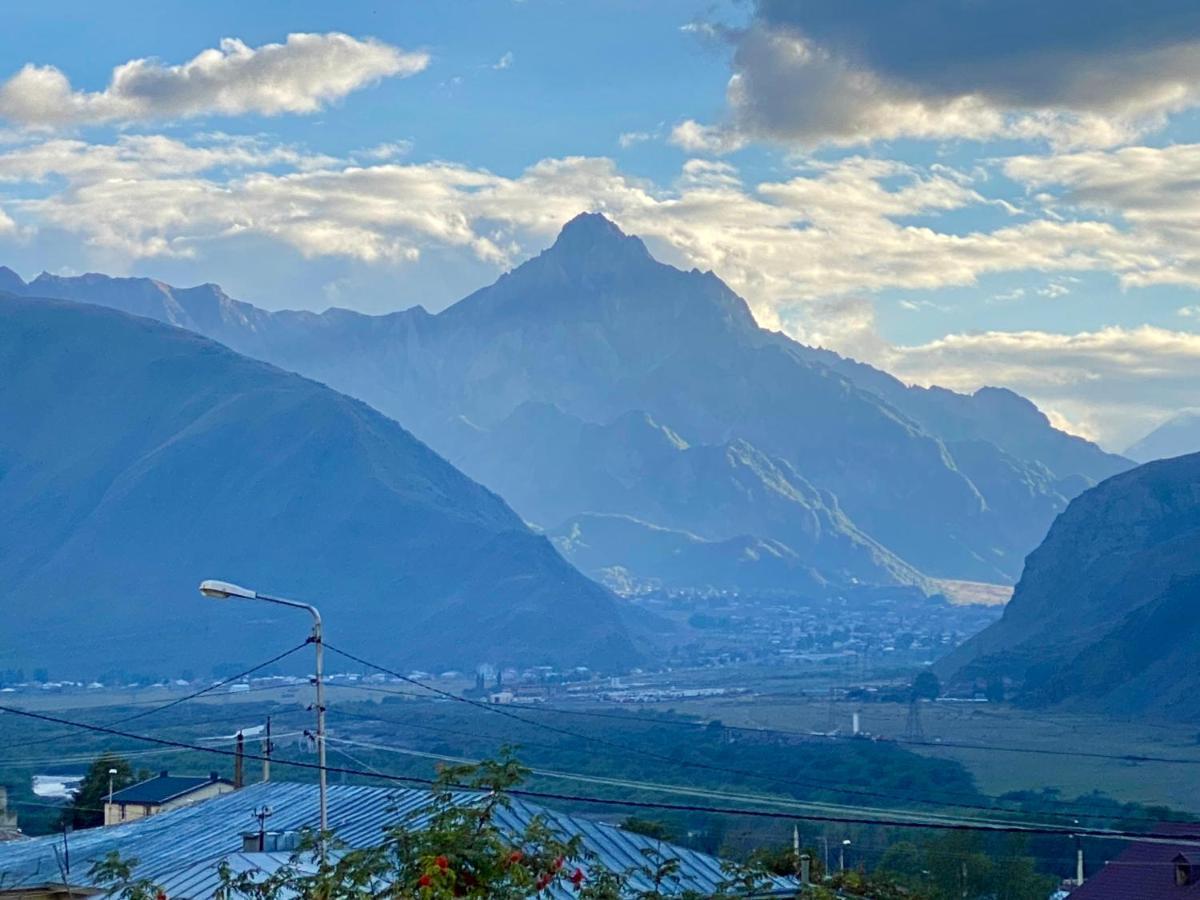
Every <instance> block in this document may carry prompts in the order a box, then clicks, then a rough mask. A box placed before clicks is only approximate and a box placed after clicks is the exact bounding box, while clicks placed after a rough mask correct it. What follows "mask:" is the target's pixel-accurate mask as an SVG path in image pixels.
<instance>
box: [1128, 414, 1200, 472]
mask: <svg viewBox="0 0 1200 900" xmlns="http://www.w3.org/2000/svg"><path fill="white" fill-rule="evenodd" d="M1198 450H1200V411H1197V410H1194V409H1188V410H1184V411H1183V412H1181V413H1178V414H1176V415H1174V416H1172V417H1171V418H1169V419H1167V421H1165V422H1163V423H1162V424H1161V425H1159V426H1158V427H1157V428H1155V429H1154V430H1153V431H1151V432H1150V433H1149V434H1148V435H1146V436H1145V437H1144V438H1142V439H1141V440H1140V441H1137V442H1136V443H1134V444H1131V445H1130V446H1129V448H1128V449H1127V450H1126V451H1125V455H1126V456H1128V457H1129V458H1130V459H1136V460H1137V461H1138V462H1150V461H1151V460H1155V459H1170V458H1171V457H1172V456H1183V455H1184V454H1187V453H1195V452H1197V451H1198Z"/></svg>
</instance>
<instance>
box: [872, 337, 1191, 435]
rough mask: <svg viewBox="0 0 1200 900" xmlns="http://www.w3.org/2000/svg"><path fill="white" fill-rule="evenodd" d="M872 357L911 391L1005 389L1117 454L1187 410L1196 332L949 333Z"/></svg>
mask: <svg viewBox="0 0 1200 900" xmlns="http://www.w3.org/2000/svg"><path fill="white" fill-rule="evenodd" d="M877 359H878V361H879V362H880V363H882V364H884V365H886V366H888V367H889V369H890V370H891V371H893V372H895V374H897V375H898V376H899V377H901V378H904V379H907V380H909V381H913V382H916V383H919V384H927V385H928V384H939V385H942V386H944V387H949V388H954V389H956V390H964V391H972V390H975V389H977V388H979V387H982V386H984V385H988V384H991V385H1004V386H1005V387H1010V388H1012V389H1014V390H1016V391H1019V392H1021V393H1023V394H1025V395H1026V396H1028V397H1030V398H1031V399H1033V400H1034V401H1035V402H1037V403H1038V404H1039V405H1040V406H1041V407H1042V408H1043V409H1045V410H1048V411H1052V412H1054V413H1055V414H1056V415H1057V416H1058V417H1059V419H1060V421H1063V422H1067V423H1070V425H1071V428H1070V430H1073V431H1075V432H1076V433H1084V434H1086V435H1089V436H1094V437H1097V438H1099V439H1101V440H1103V441H1105V442H1106V444H1107V445H1108V446H1110V447H1115V448H1118V449H1120V448H1123V447H1125V446H1127V445H1128V444H1130V443H1132V442H1133V441H1134V440H1136V439H1137V438H1139V437H1141V436H1142V435H1143V434H1145V433H1146V432H1148V431H1149V430H1150V429H1151V428H1153V427H1154V426H1155V424H1157V423H1158V422H1160V421H1162V420H1163V419H1166V418H1167V417H1168V416H1170V415H1172V414H1174V413H1175V412H1177V411H1178V410H1179V409H1182V408H1184V407H1186V406H1189V405H1194V404H1195V397H1196V385H1197V384H1198V383H1200V334H1193V333H1191V332H1181V331H1170V330H1167V329H1163V328H1156V327H1153V326H1149V325H1144V326H1140V327H1137V328H1117V327H1112V328H1103V329H1100V330H1098V331H1089V332H1081V333H1078V334H1054V333H1049V332H1044V331H1018V332H1003V331H989V332H983V333H978V334H950V335H946V336H945V337H942V338H939V339H938V340H935V341H930V342H928V343H925V344H921V345H917V346H908V347H893V348H890V349H888V350H887V351H886V352H885V353H883V354H881V355H880V356H879V357H877Z"/></svg>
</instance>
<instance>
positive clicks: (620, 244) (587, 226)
mask: <svg viewBox="0 0 1200 900" xmlns="http://www.w3.org/2000/svg"><path fill="white" fill-rule="evenodd" d="M547 254H548V255H551V256H554V257H558V258H563V259H566V260H568V261H575V262H584V263H591V264H596V263H600V264H605V263H609V264H611V263H619V262H632V261H642V260H649V259H650V258H651V257H650V251H648V250H647V249H646V245H645V244H643V243H642V239H641V238H638V237H634V236H632V235H628V234H626V233H625V232H623V231H622V230H621V229H620V228H618V227H617V225H616V223H615V222H613V221H612V220H611V219H609V218H608V217H606V216H604V215H602V214H600V213H589V212H583V213H580V214H579V215H577V216H576V217H575V218H573V219H571V221H569V222H567V224H566V225H564V226H563V227H562V231H560V232H559V233H558V238H557V239H556V240H555V241H554V245H553V246H552V247H551V248H550V249H549V250H548V251H547Z"/></svg>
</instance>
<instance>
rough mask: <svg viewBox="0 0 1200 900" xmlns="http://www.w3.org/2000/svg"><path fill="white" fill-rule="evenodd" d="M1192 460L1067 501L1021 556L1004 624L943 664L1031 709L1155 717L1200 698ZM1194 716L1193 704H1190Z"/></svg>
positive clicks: (1198, 484) (1196, 488)
mask: <svg viewBox="0 0 1200 900" xmlns="http://www.w3.org/2000/svg"><path fill="white" fill-rule="evenodd" d="M1198 591H1200V454H1192V455H1190V456H1182V457H1178V458H1175V459H1170V460H1162V461H1159V462H1152V463H1148V464H1146V465H1144V466H1140V467H1139V468H1136V469H1133V470H1132V471H1129V472H1125V473H1122V474H1120V475H1117V476H1115V477H1113V478H1110V479H1108V480H1107V481H1104V482H1102V483H1101V484H1099V485H1097V486H1096V487H1094V488H1091V489H1090V490H1088V491H1085V492H1084V493H1083V494H1081V495H1080V496H1079V497H1077V498H1076V499H1075V500H1073V501H1072V502H1071V504H1070V506H1068V507H1067V509H1066V511H1065V512H1063V514H1062V515H1061V516H1059V517H1058V519H1057V520H1056V521H1055V523H1054V525H1053V526H1051V528H1050V532H1049V534H1047V536H1046V540H1045V541H1044V542H1043V543H1042V544H1041V546H1040V547H1038V548H1037V550H1035V551H1034V552H1033V553H1031V554H1030V555H1029V559H1028V562H1027V564H1026V567H1025V572H1024V574H1023V575H1022V576H1021V580H1020V582H1019V583H1018V584H1017V587H1016V590H1015V592H1014V594H1013V598H1012V600H1011V602H1010V603H1009V604H1008V606H1007V608H1006V609H1005V611H1004V615H1003V616H1002V617H1001V618H1000V619H999V620H998V621H997V622H995V623H994V624H993V625H991V626H989V627H988V628H986V629H985V630H984V631H983V632H981V633H980V634H978V635H976V636H975V637H974V638H972V639H971V640H969V641H968V642H967V643H965V644H963V645H962V646H961V647H959V648H958V649H957V650H956V651H954V652H953V653H952V654H950V656H949V657H947V658H946V659H945V660H943V661H941V662H940V663H939V668H940V670H941V671H942V672H943V673H944V674H945V675H947V676H949V677H951V678H955V679H957V680H970V679H972V678H978V677H992V676H995V675H1004V676H1008V677H1011V678H1014V679H1016V680H1018V681H1021V682H1023V684H1024V691H1025V696H1026V699H1028V700H1030V701H1031V702H1057V701H1062V700H1066V699H1071V698H1075V699H1081V700H1082V699H1090V700H1091V701H1093V702H1095V703H1096V704H1097V705H1102V706H1103V708H1105V709H1106V710H1108V711H1110V712H1118V711H1120V712H1131V713H1132V712H1138V713H1145V712H1149V711H1154V710H1159V711H1163V710H1165V709H1166V708H1168V707H1171V706H1173V705H1176V704H1179V703H1181V702H1183V700H1184V698H1185V695H1186V696H1187V697H1191V696H1200V692H1198V691H1197V689H1198V688H1200V678H1197V677H1196V676H1194V675H1193V674H1191V673H1195V672H1198V671H1200V669H1198V668H1197V667H1196V663H1200V641H1197V640H1195V639H1194V638H1196V637H1200V635H1197V633H1196V625H1195V624H1194V621H1193V620H1194V619H1195V604H1196V600H1197V596H1198ZM1187 702H1188V703H1190V706H1189V710H1190V711H1191V714H1193V715H1196V716H1200V700H1190V699H1189V700H1188V701H1187Z"/></svg>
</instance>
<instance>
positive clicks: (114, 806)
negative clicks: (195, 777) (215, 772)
mask: <svg viewBox="0 0 1200 900" xmlns="http://www.w3.org/2000/svg"><path fill="white" fill-rule="evenodd" d="M233 790H235V788H234V787H233V785H231V784H223V783H222V782H219V781H215V782H211V783H209V784H206V785H202V786H201V787H198V788H196V789H195V790H194V791H189V792H188V793H186V794H184V795H183V796H182V797H177V798H176V799H174V800H171V801H169V802H167V803H105V804H104V824H105V825H120V824H121V823H122V822H133V821H135V820H136V819H144V818H145V817H146V816H155V815H158V814H159V813H162V812H167V811H168V810H172V809H179V808H181V807H184V806H191V805H192V804H193V803H199V802H200V801H201V800H208V799H209V798H211V797H217V796H220V795H221V794H228V793H230V792H231V791H233Z"/></svg>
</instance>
